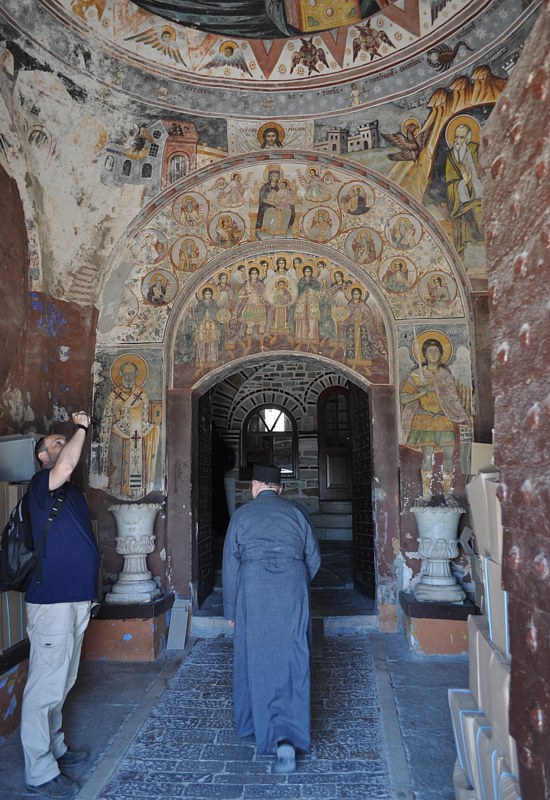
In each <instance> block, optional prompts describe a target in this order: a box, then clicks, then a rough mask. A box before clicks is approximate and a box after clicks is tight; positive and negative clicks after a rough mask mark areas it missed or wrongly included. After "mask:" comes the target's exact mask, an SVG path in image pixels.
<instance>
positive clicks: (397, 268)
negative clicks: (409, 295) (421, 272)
mask: <svg viewBox="0 0 550 800" xmlns="http://www.w3.org/2000/svg"><path fill="white" fill-rule="evenodd" d="M378 278H379V280H380V283H381V284H382V286H383V287H384V289H387V291H388V292H391V293H392V294H405V292H408V291H409V289H410V288H411V287H412V286H414V284H415V283H416V278H417V270H416V267H415V265H414V264H413V262H412V261H411V260H410V258H405V257H404V256H396V257H395V258H387V259H386V260H385V261H383V262H382V264H381V265H380V269H379V270H378Z"/></svg>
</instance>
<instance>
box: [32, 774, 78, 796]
mask: <svg viewBox="0 0 550 800" xmlns="http://www.w3.org/2000/svg"><path fill="white" fill-rule="evenodd" d="M79 790H80V786H79V785H78V783H75V782H74V781H72V780H71V779H70V778H67V776H66V775H56V776H55V778H52V780H51V781H47V783H41V784H40V786H27V791H28V792H30V794H39V795H40V796H41V797H52V798H54V800H56V798H60V797H61V798H67V797H76V796H77V794H78V792H79Z"/></svg>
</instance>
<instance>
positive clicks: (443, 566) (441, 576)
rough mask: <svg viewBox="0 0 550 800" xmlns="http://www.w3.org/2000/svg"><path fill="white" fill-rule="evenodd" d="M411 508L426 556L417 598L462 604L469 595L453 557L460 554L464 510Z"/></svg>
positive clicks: (423, 559)
mask: <svg viewBox="0 0 550 800" xmlns="http://www.w3.org/2000/svg"><path fill="white" fill-rule="evenodd" d="M411 511H412V512H413V514H414V516H415V519H416V524H417V527H418V552H419V553H420V556H421V557H422V575H421V578H420V581H419V583H417V584H416V586H415V587H414V590H413V593H414V597H415V599H416V600H417V601H418V602H421V603H433V602H438V603H462V602H463V601H464V598H465V597H466V594H465V592H464V591H463V590H462V589H461V587H460V586H459V585H458V583H457V580H456V578H455V577H454V575H453V574H452V572H451V559H453V558H456V556H457V555H458V540H457V534H458V523H459V521H460V517H461V515H462V514H463V513H464V509H463V508H460V507H458V506H456V507H454V506H415V507H414V508H412V509H411Z"/></svg>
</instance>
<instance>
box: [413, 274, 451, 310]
mask: <svg viewBox="0 0 550 800" xmlns="http://www.w3.org/2000/svg"><path fill="white" fill-rule="evenodd" d="M416 290H417V292H418V296H419V297H420V299H421V300H422V302H423V303H426V305H427V306H430V308H447V307H448V306H450V305H451V304H452V302H453V300H454V299H455V297H456V293H457V286H456V281H455V279H454V278H453V277H452V276H451V275H447V273H445V272H428V273H426V275H423V276H422V277H421V278H420V280H419V281H418V286H417V287H416Z"/></svg>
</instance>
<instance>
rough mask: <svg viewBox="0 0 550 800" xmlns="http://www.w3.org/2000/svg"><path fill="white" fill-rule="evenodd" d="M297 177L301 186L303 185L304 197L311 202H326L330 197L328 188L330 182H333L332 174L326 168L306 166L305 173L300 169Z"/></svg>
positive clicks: (330, 193)
mask: <svg viewBox="0 0 550 800" xmlns="http://www.w3.org/2000/svg"><path fill="white" fill-rule="evenodd" d="M297 175H298V179H299V181H300V183H301V185H302V186H305V190H306V191H305V194H304V198H305V199H306V200H309V201H310V202H312V203H318V202H319V203H326V202H327V200H330V199H331V197H332V192H331V190H330V188H329V186H330V184H331V183H333V182H334V176H333V174H332V172H331V171H330V170H328V169H326V170H323V171H322V172H321V170H320V169H319V167H314V166H311V167H308V168H307V169H306V172H305V175H303V174H302V171H301V170H298V172H297Z"/></svg>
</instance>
